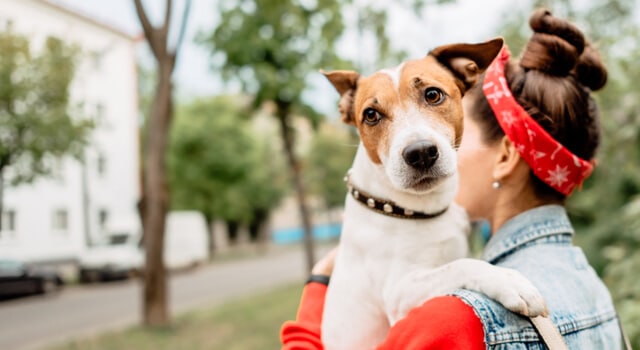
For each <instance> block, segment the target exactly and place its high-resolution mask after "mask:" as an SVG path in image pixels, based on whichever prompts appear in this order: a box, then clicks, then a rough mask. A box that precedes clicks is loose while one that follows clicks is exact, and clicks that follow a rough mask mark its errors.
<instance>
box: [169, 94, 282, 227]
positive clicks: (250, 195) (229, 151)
mask: <svg viewBox="0 0 640 350" xmlns="http://www.w3.org/2000/svg"><path fill="white" fill-rule="evenodd" d="M248 119H249V114H248V112H247V111H246V108H245V107H243V106H242V105H241V104H240V102H239V99H238V98H233V97H229V96H220V97H215V98H208V99H200V100H196V101H194V102H192V103H190V104H189V105H186V106H183V107H181V108H179V109H178V111H177V113H176V118H175V121H174V123H175V124H174V126H173V128H172V132H171V139H170V151H169V169H170V170H169V173H170V175H169V179H170V184H171V189H172V207H173V208H174V209H192V210H199V211H201V212H202V213H203V214H205V216H206V217H207V218H208V219H209V220H211V219H213V218H218V219H223V220H227V221H236V222H250V221H251V220H252V219H254V217H253V215H254V213H255V212H256V210H263V211H267V212H268V211H270V210H271V209H272V208H274V207H275V206H276V205H277V204H278V203H279V200H280V198H281V197H282V196H283V194H284V189H283V184H282V183H283V181H284V180H283V176H282V174H281V173H280V172H279V169H281V168H282V167H281V166H279V164H278V163H279V160H278V157H277V156H276V155H275V152H274V150H273V149H272V148H271V146H270V144H268V143H267V142H264V140H262V139H259V138H258V137H257V136H256V133H255V132H252V128H251V124H250V123H249V121H248Z"/></svg>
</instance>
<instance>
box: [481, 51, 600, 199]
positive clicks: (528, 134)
mask: <svg viewBox="0 0 640 350" xmlns="http://www.w3.org/2000/svg"><path fill="white" fill-rule="evenodd" d="M509 57H510V53H509V49H508V48H507V47H506V46H505V47H503V48H502V51H501V52H500V54H499V55H498V57H496V59H495V60H494V61H493V63H491V65H490V66H489V68H488V69H487V72H486V74H485V77H484V84H483V86H482V89H483V90H484V95H485V96H486V98H487V100H488V101H489V105H490V106H491V109H492V110H493V113H494V114H495V116H496V119H497V120H498V123H500V126H501V127H502V130H503V131H504V133H505V134H506V135H507V137H508V138H509V140H511V142H513V144H514V145H515V147H516V149H517V150H518V153H520V156H522V158H523V159H524V160H525V161H526V162H527V163H528V164H529V166H530V167H531V169H532V170H533V172H534V174H536V176H537V177H538V178H540V179H541V180H542V181H544V182H545V183H546V184H548V185H549V186H551V187H553V188H554V189H556V190H557V191H558V192H560V193H562V194H564V195H569V194H571V192H572V191H573V189H574V188H575V187H576V186H579V185H581V184H582V181H584V179H586V178H587V177H588V176H589V175H590V174H591V171H593V165H592V164H591V163H590V162H588V161H585V160H583V159H580V158H579V157H578V156H576V155H575V154H573V153H571V152H570V151H569V150H568V149H566V148H565V147H564V146H563V145H561V144H560V143H559V142H558V141H556V140H554V139H553V137H552V136H551V135H549V133H547V131H546V130H544V129H543V128H542V127H541V126H540V125H539V124H538V123H537V122H536V121H535V120H534V119H533V118H531V116H530V115H529V114H528V113H527V112H526V111H525V110H524V108H522V106H520V105H519V104H518V102H516V100H515V98H513V95H512V94H511V91H510V90H509V86H508V84H507V80H506V79H505V76H504V69H505V66H506V65H507V63H508V62H509Z"/></svg>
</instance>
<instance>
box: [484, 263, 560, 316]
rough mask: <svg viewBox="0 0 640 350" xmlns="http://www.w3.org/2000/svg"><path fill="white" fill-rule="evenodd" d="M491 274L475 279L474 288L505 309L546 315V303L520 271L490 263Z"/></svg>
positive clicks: (530, 314)
mask: <svg viewBox="0 0 640 350" xmlns="http://www.w3.org/2000/svg"><path fill="white" fill-rule="evenodd" d="M490 268H491V270H494V271H492V272H489V271H488V272H487V273H490V274H491V275H492V276H491V277H490V278H488V277H489V276H486V275H485V277H487V278H484V277H482V275H483V274H479V275H478V276H477V278H478V279H476V281H475V282H476V286H473V288H472V289H476V290H477V291H479V292H482V293H484V294H486V295H487V296H488V297H490V298H491V299H494V300H496V301H498V302H499V303H500V304H502V305H503V306H504V307H506V308H507V309H509V310H511V311H513V312H517V313H519V314H522V315H525V316H529V317H536V316H547V315H548V314H549V311H548V310H547V304H546V302H545V301H544V298H543V297H542V295H541V294H540V292H539V291H538V289H537V288H536V287H535V286H534V285H533V283H531V282H530V281H529V280H528V279H527V278H526V277H525V276H524V275H522V274H521V273H520V272H518V271H516V270H512V269H508V268H503V267H498V266H493V265H490Z"/></svg>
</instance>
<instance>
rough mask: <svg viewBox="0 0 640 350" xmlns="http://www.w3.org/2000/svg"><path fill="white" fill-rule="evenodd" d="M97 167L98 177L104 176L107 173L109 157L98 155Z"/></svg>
mask: <svg viewBox="0 0 640 350" xmlns="http://www.w3.org/2000/svg"><path fill="white" fill-rule="evenodd" d="M97 166H98V175H100V176H104V175H105V174H106V173H107V157H105V156H104V154H102V153H100V154H98V161H97Z"/></svg>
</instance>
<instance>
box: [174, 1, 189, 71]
mask: <svg viewBox="0 0 640 350" xmlns="http://www.w3.org/2000/svg"><path fill="white" fill-rule="evenodd" d="M190 9H191V0H187V2H186V3H185V4H184V10H183V11H182V23H180V33H178V41H176V47H175V48H174V49H173V55H174V56H176V57H175V58H176V59H177V58H178V57H177V56H178V52H179V51H180V46H182V42H183V41H184V34H185V32H186V30H187V21H188V20H189V13H191V11H190Z"/></svg>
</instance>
